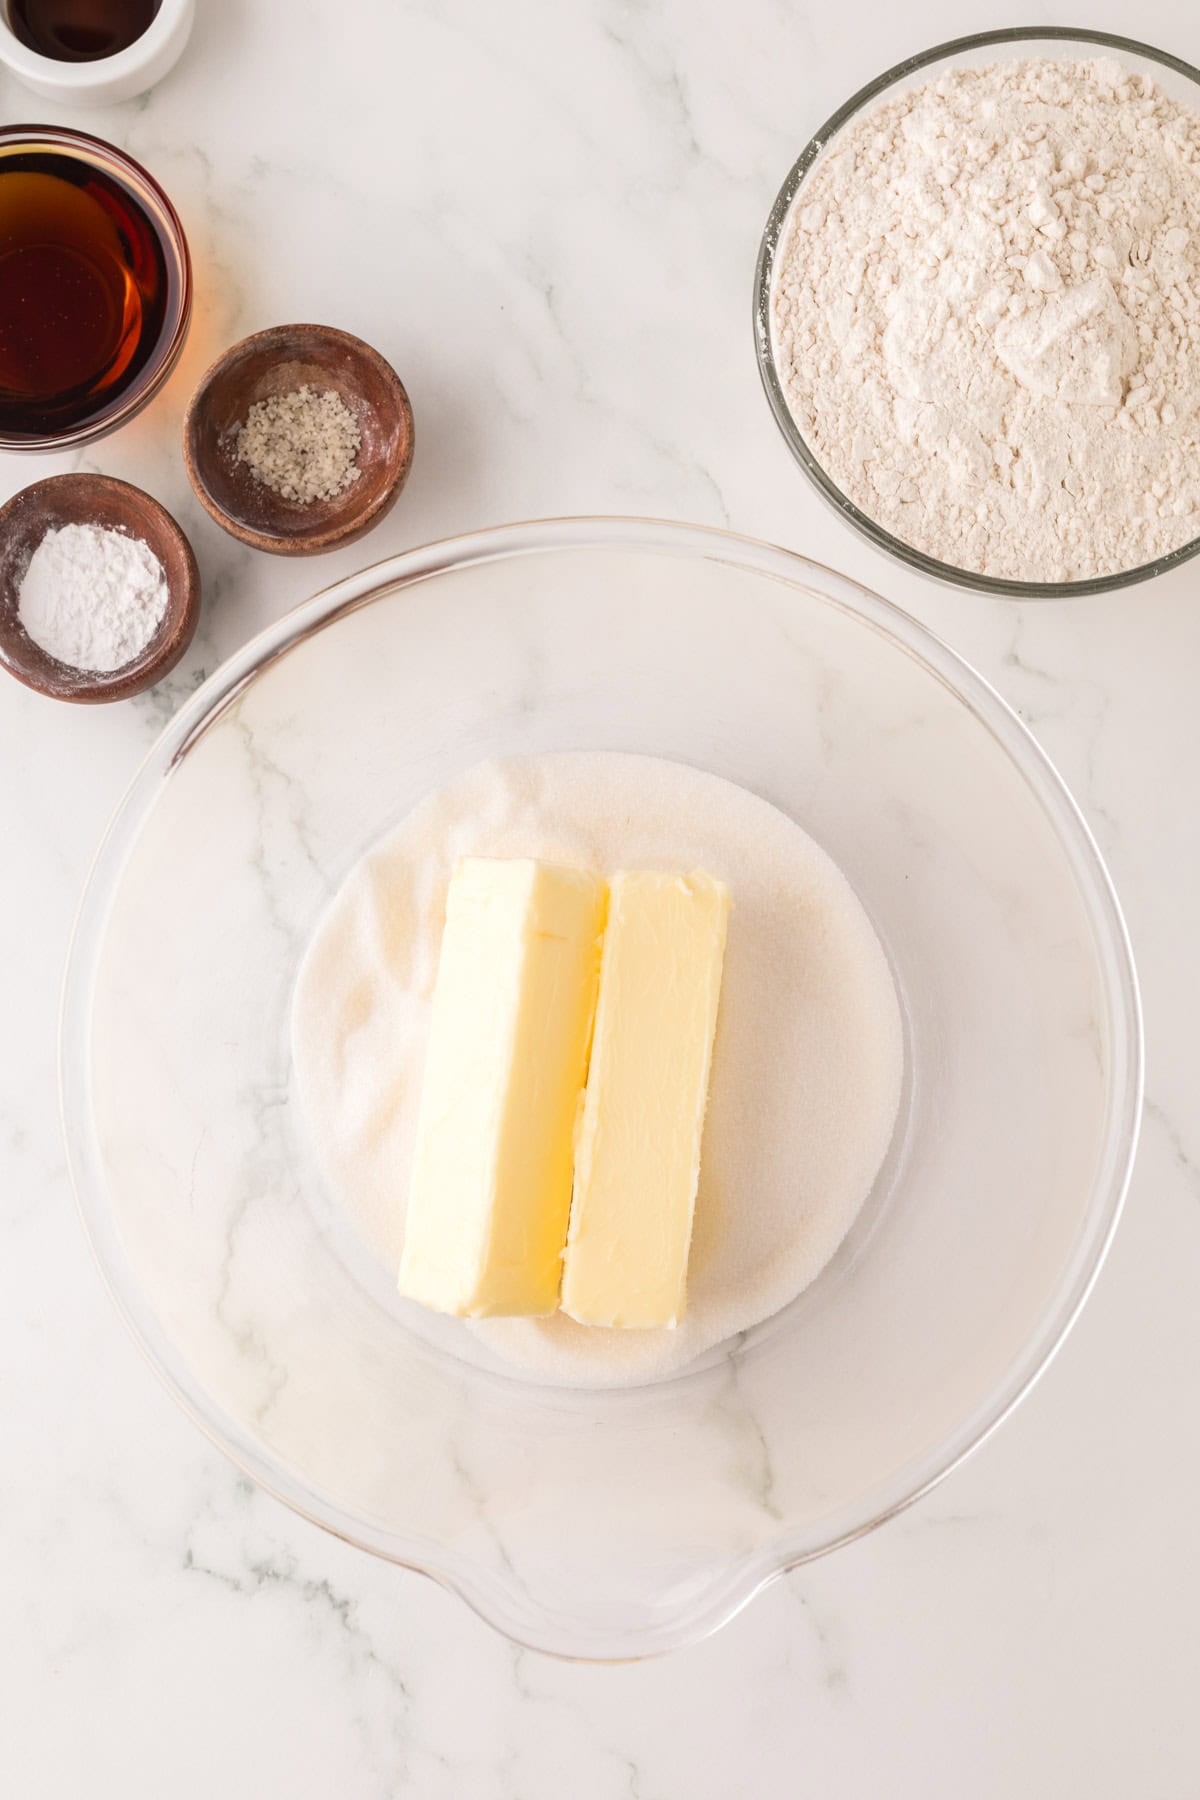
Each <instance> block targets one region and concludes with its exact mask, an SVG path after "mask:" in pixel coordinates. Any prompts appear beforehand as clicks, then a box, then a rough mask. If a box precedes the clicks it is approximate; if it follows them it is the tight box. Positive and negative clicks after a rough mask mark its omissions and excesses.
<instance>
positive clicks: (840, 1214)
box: [292, 752, 903, 1387]
mask: <svg viewBox="0 0 1200 1800" xmlns="http://www.w3.org/2000/svg"><path fill="white" fill-rule="evenodd" d="M466 855H483V856H534V857H541V858H544V859H546V860H547V861H552V862H558V863H566V864H573V865H576V866H583V867H587V868H592V869H597V870H600V871H603V872H606V873H607V872H611V871H613V870H615V869H618V868H639V867H641V868H672V867H676V868H680V869H691V868H703V869H707V870H708V871H710V872H711V873H712V874H714V875H717V876H719V877H720V878H721V879H722V880H724V881H726V882H727V883H728V884H729V887H730V890H731V893H732V896H733V913H732V916H731V919H730V925H729V939H728V947H727V951H726V959H725V973H724V981H723V985H722V991H721V1011H720V1018H719V1022H718V1027H717V1041H716V1047H715V1053H714V1059H713V1071H712V1082H711V1087H710V1091H709V1110H708V1117H707V1121H706V1125H705V1133H704V1147H703V1159H702V1167H701V1175H700V1192H699V1196H698V1200H697V1207H696V1227H695V1237H694V1240H693V1245H692V1255H691V1261H690V1264H689V1269H688V1289H687V1311H686V1314H685V1316H684V1319H683V1321H682V1323H681V1324H680V1325H679V1327H678V1328H677V1329H676V1330H675V1331H607V1330H600V1329H597V1328H589V1327H587V1326H583V1325H577V1324H575V1323H574V1321H573V1320H571V1319H568V1318H566V1317H565V1316H563V1315H562V1314H558V1315H556V1316H554V1317H553V1318H549V1319H491V1320H482V1321H478V1322H471V1323H470V1324H467V1323H463V1322H461V1321H458V1320H447V1319H442V1318H439V1317H437V1316H436V1315H433V1314H430V1313H426V1312H424V1311H423V1309H422V1308H420V1307H418V1306H416V1305H413V1304H411V1303H410V1302H407V1301H403V1300H401V1299H400V1298H399V1296H396V1295H394V1281H395V1271H396V1267H397V1265H398V1263H399V1257H400V1247H401V1243H402V1241H403V1236H404V1210H405V1196H406V1192H407V1187H408V1176H409V1166H410V1162H411V1157H412V1149H413V1137H414V1130H415V1126H416V1117H417V1108H418V1104H419V1100H420V1093H421V1078H422V1069H423V1061H424V1045H425V1036H426V1031H427V1029H428V1021H429V1008H430V1000H431V996H432V992H433V983H434V976H435V974H436V971H437V961H438V951H439V945H440V942H441V933H442V923H443V917H444V910H445V898H446V887H447V883H448V881H449V877H450V872H451V870H452V868H453V867H454V864H455V863H456V862H457V860H458V859H459V858H460V857H462V856H466ZM292 1043H293V1053H294V1061H295V1073H296V1077H297V1080H298V1086H299V1095H300V1100H301V1103H302V1109H303V1114H304V1118H305V1121H306V1125H307V1130H308V1135H309V1138H310V1140H311V1145H312V1148H313V1149H315V1152H316V1156H317V1160H318V1162H319V1164H320V1167H321V1170H322V1172H323V1174H324V1177H325V1180H326V1183H327V1184H328V1187H329V1189H330V1190H331V1195H332V1199H333V1202H334V1204H335V1208H336V1209H338V1210H339V1211H340V1212H341V1213H342V1214H343V1215H344V1216H346V1217H348V1218H349V1219H350V1220H351V1221H352V1222H353V1227H354V1230H355V1232H356V1233H357V1234H358V1236H359V1237H360V1238H361V1240H362V1241H363V1242H365V1244H366V1245H368V1246H369V1248H370V1250H371V1251H372V1252H373V1253H374V1255H375V1256H376V1257H378V1259H379V1260H380V1262H381V1263H382V1265H383V1269H384V1270H385V1271H386V1286H383V1285H381V1287H380V1289H379V1291H380V1292H381V1294H385V1295H386V1296H387V1302H386V1303H388V1304H391V1305H394V1306H395V1308H396V1311H397V1315H398V1316H400V1317H403V1319H404V1320H405V1323H406V1324H407V1325H408V1326H409V1327H410V1328H411V1329H413V1330H416V1331H418V1332H420V1333H421V1334H422V1335H423V1336H425V1337H427V1338H429V1339H431V1340H432V1341H434V1342H436V1343H440V1344H442V1345H443V1346H449V1347H450V1348H451V1349H453V1350H454V1351H456V1353H457V1354H459V1355H462V1356H467V1357H470V1358H473V1359H474V1360H477V1361H483V1362H488V1363H491V1364H492V1365H493V1366H494V1364H495V1362H496V1361H497V1359H499V1360H500V1361H501V1362H503V1363H507V1364H510V1365H514V1366H516V1367H517V1368H519V1369H521V1370H523V1371H525V1372H526V1373H528V1374H530V1375H532V1376H534V1377H536V1378H537V1379H539V1380H542V1381H547V1382H551V1383H556V1384H559V1385H569V1386H584V1387H608V1386H617V1385H621V1384H624V1383H637V1382H645V1381H651V1380H655V1379H657V1378H658V1377H660V1376H663V1375H667V1374H670V1373H671V1372H672V1371H674V1370H677V1369H680V1368H682V1367H683V1366H684V1365H685V1364H687V1363H689V1362H691V1361H692V1360H693V1359H694V1358H695V1357H697V1356H699V1355H700V1354H701V1353H702V1352H704V1351H705V1350H707V1349H709V1348H710V1347H711V1346H712V1345H714V1344H718V1343H720V1342H722V1341H723V1340H724V1339H727V1338H729V1337H731V1336H733V1335H734V1334H735V1333H737V1332H741V1331H745V1330H746V1329H748V1328H749V1327H750V1326H752V1325H754V1324H756V1323H757V1322H758V1321H760V1320H761V1319H764V1318H766V1317H768V1316H769V1315H770V1314H772V1313H774V1312H777V1311H778V1310H779V1308H780V1307H782V1306H784V1305H786V1303H787V1302H788V1301H789V1300H791V1299H792V1298H793V1297H794V1296H795V1295H796V1294H798V1293H799V1292H800V1290H801V1289H802V1288H804V1287H806V1286H807V1285H808V1283H809V1282H810V1281H812V1280H813V1279H814V1277H815V1276H816V1275H818V1274H819V1273H820V1271H821V1269H822V1268H824V1266H825V1264H826V1263H827V1262H828V1260H829V1258H830V1257H831V1256H832V1254H833V1252H834V1251H835V1250H836V1249H837V1247H838V1245H839V1244H840V1243H841V1241H842V1239H843V1238H844V1237H845V1235H846V1232H847V1231H848V1230H849V1228H850V1226H851V1224H852V1223H853V1221H854V1218H855V1216H856V1214H857V1213H858V1211H859V1209H860V1207H861V1206H862V1204H863V1201H864V1200H865V1199H866V1197H867V1195H868V1193H869V1192H870V1190H871V1187H872V1184H873V1183H874V1181H875V1177H876V1175H877V1173H878V1171H879V1167H880V1164H881V1162H882V1160H883V1157H884V1154H885V1152H886V1150H887V1147H888V1144H889V1142H890V1140H891V1137H892V1132H893V1128H894V1125H895V1120H896V1112H897V1107H898V1104H899V1095H900V1087H901V1074H902V1062H903V1056H902V1049H901V1028H900V1016H899V1009H898V1005H897V1000H896V993H895V988H894V985H893V982H892V976H891V972H890V969H889V967H888V963H887V959H886V957H885V956H884V953H883V951H882V949H881V947H880V944H879V941H878V939H877V937H876V935H875V932H874V930H873V929H872V927H871V924H870V921H869V920H868V918H867V916H866V914H865V912H864V911H863V909H862V906H861V905H860V903H859V901H858V900H857V898H856V897H855V895H854V893H853V892H852V890H851V888H850V887H849V885H848V883H847V882H846V880H845V877H844V876H843V875H842V874H841V873H840V872H839V870H838V869H837V868H836V867H835V866H834V864H833V863H832V862H831V861H830V859H829V858H828V857H827V856H826V855H825V853H824V851H822V850H821V849H819V848H818V846H817V845H816V844H815V843H813V841H812V839H811V838H810V837H808V836H807V834H806V833H805V832H804V831H802V830H801V829H800V827H799V826H798V825H796V824H795V823H793V821H792V820H791V819H789V818H787V817H785V815H784V814H783V813H781V812H779V811H777V810H776V808H774V807H773V806H770V805H768V804H767V803H766V802H765V801H763V800H760V799H758V798H757V797H756V796H755V795H753V794H750V793H747V792H746V791H745V790H744V789H742V788H739V787H735V786H734V785H733V784H732V783H730V782H727V781H723V780H721V779H719V778H718V777H717V776H714V775H709V774H705V773H703V772H702V771H700V770H697V769H691V768H686V767H684V766H683V765H682V764H679V763H672V762H663V761H659V760H657V759H655V758H650V757H641V756H627V755H620V754H616V753H610V752H588V753H586V754H585V753H579V754H563V755H554V756H541V757H532V758H528V759H524V758H523V759H520V760H515V761H511V762H503V763H490V764H483V765H480V766H478V767H476V768H474V769H471V770H469V771H468V772H467V773H466V774H464V775H462V776H460V777H459V778H458V779H457V780H456V781H454V782H452V783H451V784H450V785H449V786H447V787H445V788H442V789H440V790H439V791H437V792H435V793H433V794H431V795H430V796H429V797H428V798H427V799H426V800H425V801H423V802H422V803H421V804H420V805H419V806H418V807H417V808H416V809H415V810H414V811H413V812H412V813H410V814H409V816H408V817H407V818H406V819H405V820H404V821H403V823H402V824H401V825H400V826H399V827H398V828H397V829H396V830H395V831H394V832H393V833H392V834H391V835H390V836H389V837H387V838H385V839H384V840H383V842H382V843H380V844H379V845H378V846H377V847H376V848H375V849H374V850H373V851H371V852H370V853H369V854H368V855H367V856H366V857H364V858H363V860H362V861H361V862H360V863H359V864H358V865H357V866H356V867H355V868H354V869H352V870H351V872H350V874H349V875H348V877H347V879H346V881H345V883H344V885H343V886H342V888H341V890H340V892H339V893H338V895H337V897H336V898H335V900H334V902H333V904H332V906H331V907H330V908H329V911H328V912H327V913H326V915H325V917H324V918H323V919H322V921H321V923H320V925H319V927H318V929H317V932H316V935H315V937H314V938H313V941H312V944H311V946H310V948H309V950H308V953H307V956H306V958H305V961H304V964H303V967H302V969H301V971H300V976H299V980H298V982H297V986H296V993H295V1001H294V1007H293V1018H292Z"/></svg>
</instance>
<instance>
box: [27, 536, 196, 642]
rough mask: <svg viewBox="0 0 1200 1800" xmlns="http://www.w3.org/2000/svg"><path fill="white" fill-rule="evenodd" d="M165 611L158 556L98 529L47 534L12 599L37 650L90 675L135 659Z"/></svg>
mask: <svg viewBox="0 0 1200 1800" xmlns="http://www.w3.org/2000/svg"><path fill="white" fill-rule="evenodd" d="M166 610H167V581H166V576H165V575H164V573H163V567H162V564H161V563H160V562H159V560H158V558H157V557H156V556H155V555H154V553H153V552H152V551H151V550H150V549H149V547H148V546H147V545H146V544H144V543H143V542H142V540H141V538H135V537H127V536H126V534H125V533H124V532H123V531H109V530H106V529H104V528H103V527H101V526H99V525H63V526H61V527H59V528H58V529H57V530H54V531H48V532H47V533H46V535H45V537H44V538H43V539H42V541H41V543H40V544H39V545H38V546H37V549H36V550H35V551H34V553H33V555H32V556H31V557H30V559H29V567H28V568H27V569H26V571H25V574H24V577H23V578H22V581H21V584H20V588H19V591H18V596H17V611H18V614H19V616H20V620H21V623H22V625H23V626H24V627H25V629H26V631H27V632H28V633H29V635H30V637H31V638H32V639H33V641H34V643H35V644H37V646H38V647H39V649H42V650H44V651H45V652H46V654H47V656H53V657H54V658H55V660H56V661H57V662H60V663H66V664H67V665H68V666H69V667H71V668H74V669H84V670H88V671H90V672H91V673H93V674H101V673H105V674H107V673H109V672H111V671H112V670H113V669H123V668H124V667H125V665H126V664H127V663H131V662H133V661H134V659H135V658H136V657H138V656H140V655H141V654H142V651H143V650H144V649H145V648H146V646H147V644H149V642H150V640H151V638H152V637H153V636H154V634H155V632H156V631H157V630H158V628H159V626H160V625H161V623H162V620H163V616H164V614H165V613H166Z"/></svg>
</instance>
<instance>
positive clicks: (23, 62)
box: [0, 0, 196, 106]
mask: <svg viewBox="0 0 1200 1800" xmlns="http://www.w3.org/2000/svg"><path fill="white" fill-rule="evenodd" d="M195 12H196V0H162V3H161V5H160V6H159V9H158V12H157V13H156V14H155V16H154V19H153V20H152V21H151V23H150V25H149V26H148V28H147V29H146V30H145V31H144V32H143V33H142V35H141V37H140V38H138V39H137V40H136V42H134V43H132V44H130V46H129V48H128V49H127V50H121V51H118V53H117V54H116V55H115V56H104V57H99V58H97V60H96V61H95V62H60V61H59V60H58V59H57V57H53V56H41V55H39V53H38V52H37V51H36V50H31V49H30V48H29V46H28V44H23V43H22V42H21V40H20V38H19V37H18V36H17V34H16V33H15V31H14V30H13V28H12V26H11V24H10V23H9V19H8V7H7V5H6V4H0V63H3V64H4V65H5V66H6V67H7V68H8V69H9V70H10V71H11V73H12V74H13V75H15V76H16V78H17V80H18V81H20V82H22V83H23V84H24V85H25V86H26V87H27V88H29V89H30V90H31V91H32V92H33V93H35V94H40V95H41V96H42V98H43V99H44V100H57V101H59V102H60V104H61V105H63V106H110V105H114V104H115V103H116V102H117V101H119V100H132V99H133V97H134V95H135V94H142V93H145V91H146V89H147V88H151V87H153V86H154V84H155V82H156V81H161V80H162V78H163V76H164V75H165V74H166V73H167V71H168V70H169V69H172V68H174V66H175V64H176V62H177V61H178V60H179V57H180V54H181V52H182V51H183V48H184V45H185V44H186V43H187V41H188V38H189V37H190V36H191V32H192V21H193V19H194V17H195Z"/></svg>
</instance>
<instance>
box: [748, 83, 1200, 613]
mask: <svg viewBox="0 0 1200 1800" xmlns="http://www.w3.org/2000/svg"><path fill="white" fill-rule="evenodd" d="M1198 272H1200V116H1198V115H1197V114H1196V113H1194V112H1192V111H1190V110H1188V109H1186V108H1185V107H1183V106H1180V105H1178V104H1177V103H1176V102H1175V101H1173V100H1171V99H1169V98H1168V97H1167V96H1166V95H1165V94H1163V93H1161V92H1160V91H1159V90H1158V89H1157V88H1156V87H1155V86H1154V84H1153V83H1152V82H1151V81H1150V80H1149V78H1148V77H1146V76H1144V75H1137V74H1132V73H1130V72H1129V71H1127V70H1125V69H1124V68H1122V67H1121V66H1120V65H1119V64H1118V63H1116V62H1114V61H1112V60H1097V61H1092V62H1083V63H1057V62H1045V61H1039V62H1012V63H1002V64H996V65H994V66H992V67H990V68H984V69H956V70H952V71H950V72H949V73H947V74H944V75H940V76H938V77H936V78H935V79H934V80H932V81H929V82H927V83H926V84H925V85H924V86H922V87H918V88H916V89H914V90H911V91H909V92H907V93H904V94H901V95H899V96H898V97H897V98H895V99H893V100H890V101H888V102H887V103H886V104H885V105H883V106H881V107H879V108H877V109H876V110H875V111H873V112H871V113H868V114H866V115H864V116H863V117H862V118H860V119H859V120H858V121H857V122H856V123H854V124H853V125H851V126H850V127H849V128H848V129H847V130H846V132H845V134H844V136H843V137H841V138H840V139H838V140H837V142H836V144H835V147H834V148H833V149H832V150H831V152H830V153H829V154H828V156H827V157H826V158H825V159H824V161H821V162H818V163H817V165H816V167H815V168H814V170H813V172H812V174H811V175H810V176H809V177H808V178H807V179H806V180H805V181H804V182H803V184H802V185H801V188H800V191H799V193H798V195H797V203H796V206H795V208H794V210H793V213H792V215H791V217H790V218H789V220H788V223H787V226H786V228H785V232H784V236H783V240H782V242H781V245H780V249H779V254H778V257H777V263H776V276H775V282H774V288H773V293H772V329H773V334H774V342H775V349H776V357H777V363H778V367H779V371H780V376H781V379H782V382H783V385H784V390H785V393H786V396H787V400H788V405H789V407H790V409H791V411H792V413H793V416H794V417H795V419H796V422H797V425H798V426H799V428H800V431H801V433H802V435H803V436H804V437H805V439H806V440H807V442H808V443H809V446H810V447H811V449H812V450H813V451H814V453H815V455H816V456H817V459H818V461H819V462H820V463H821V464H822V466H823V467H824V468H825V469H826V471H827V472H828V474H829V475H830V476H831V477H832V478H833V480H834V481H835V482H836V483H837V484H838V486H839V487H840V488H841V489H842V490H843V492H844V493H845V494H846V495H847V496H848V497H849V498H850V499H851V500H853V501H854V503H855V504H856V505H857V506H859V507H860V508H861V509H862V510H863V511H864V512H866V513H868V514H869V515H870V516H871V517H872V518H873V519H875V520H877V521H878V522H879V523H880V524H881V525H883V526H884V527H886V529H887V530H889V531H891V532H892V533H894V534H895V536H897V537H899V538H902V539H903V540H904V541H905V542H906V543H908V544H911V545H913V546H914V547H915V548H916V549H918V550H921V551H923V552H924V553H925V554H926V555H927V556H930V557H933V558H935V559H936V560H937V561H939V562H944V563H949V564H952V565H954V566H956V567H960V568H967V569H972V570H975V571H978V572H980V573H982V574H986V575H992V576H996V577H1001V578H1006V579H1011V580H1016V581H1065V580H1081V579H1086V578H1088V577H1091V576H1100V575H1110V574H1115V573H1118V572H1120V571H1123V570H1127V569H1131V568H1136V567H1138V566H1140V565H1141V564H1144V563H1147V562H1150V561H1153V560H1154V559H1156V558H1158V557H1161V556H1163V555H1165V554H1167V553H1168V552H1170V551H1172V550H1175V549H1178V548H1179V547H1181V546H1182V545H1184V544H1186V543H1187V542H1188V541H1189V540H1190V539H1191V538H1193V537H1195V536H1196V535H1198V534H1200V417H1198V407H1200V294H1198V292H1197V274H1198Z"/></svg>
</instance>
